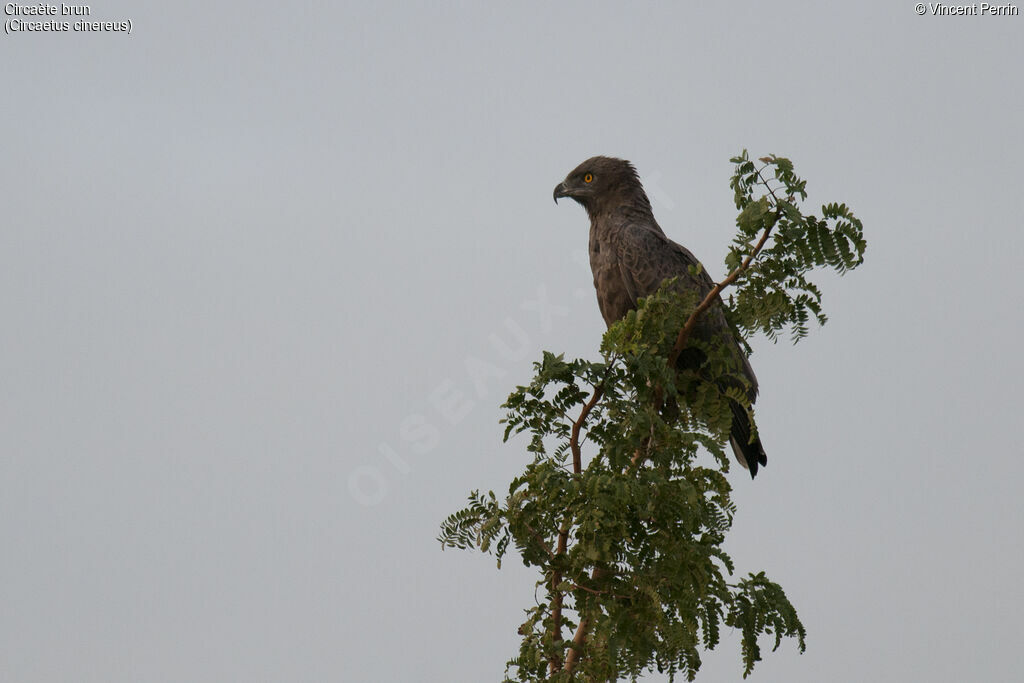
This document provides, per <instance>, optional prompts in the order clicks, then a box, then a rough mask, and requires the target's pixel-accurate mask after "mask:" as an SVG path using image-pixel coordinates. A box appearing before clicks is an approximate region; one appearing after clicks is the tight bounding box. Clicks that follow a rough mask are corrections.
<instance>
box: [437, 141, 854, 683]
mask: <svg viewBox="0 0 1024 683" xmlns="http://www.w3.org/2000/svg"><path fill="white" fill-rule="evenodd" d="M732 161H733V163H734V164H735V172H734V174H733V177H732V181H731V186H732V188H733V189H734V191H735V198H736V206H737V208H738V209H739V216H738V218H737V227H738V230H737V234H736V237H735V238H734V241H733V244H732V246H731V247H730V250H729V253H728V255H727V256H726V263H727V264H728V265H729V267H730V270H731V272H730V274H729V276H728V277H726V278H725V279H724V280H723V281H722V282H720V283H718V284H717V285H715V286H714V287H713V288H712V289H711V290H710V291H709V292H707V294H706V295H705V296H704V297H703V298H699V297H698V296H696V293H695V292H692V291H690V292H687V291H685V290H684V291H683V292H680V291H679V288H677V287H675V286H674V284H675V283H673V282H672V281H668V282H666V283H664V284H663V285H662V287H660V288H659V289H658V291H657V292H655V293H654V294H652V295H651V296H649V297H647V298H646V299H644V300H643V301H641V302H640V304H639V306H638V308H637V309H636V310H634V311H631V312H629V313H628V314H627V315H626V316H625V317H624V319H622V320H621V321H619V322H616V323H615V324H613V325H612V326H611V327H610V328H609V330H608V332H607V333H606V334H605V336H604V339H603V341H602V344H601V360H599V361H587V360H579V359H577V360H573V361H566V360H565V359H564V358H563V357H562V356H558V355H555V354H551V353H548V352H545V353H544V355H543V358H542V359H541V360H540V361H539V362H537V363H536V364H535V369H536V374H535V376H534V378H533V379H532V381H531V382H530V383H529V384H528V385H525V386H520V387H517V388H516V390H515V391H513V392H512V393H511V394H510V396H509V397H508V400H507V401H506V403H505V408H506V409H507V415H506V417H505V419H504V423H505V438H506V439H508V438H510V437H511V436H512V435H514V434H520V433H525V434H528V435H529V442H528V444H527V451H528V452H529V453H530V455H531V461H530V462H529V463H528V464H527V465H526V467H525V470H524V472H523V473H522V474H521V475H520V476H518V477H516V478H515V479H514V480H513V481H512V482H511V483H510V485H509V487H508V494H507V495H505V496H502V498H500V499H499V498H498V497H497V496H496V495H495V494H494V493H493V492H488V493H487V494H481V493H479V492H473V493H472V494H471V495H470V497H469V505H468V506H467V507H466V508H464V509H463V510H460V511H458V512H456V513H454V514H452V515H451V516H450V517H448V519H446V520H445V522H444V523H443V524H442V528H441V535H440V537H439V540H440V541H441V543H442V545H443V546H447V547H460V548H470V547H475V548H479V549H480V550H483V551H484V552H493V553H494V554H495V555H496V556H497V560H498V566H499V567H500V565H501V560H502V558H503V557H504V555H505V553H506V552H507V551H508V549H509V547H514V548H515V549H516V550H517V552H518V553H519V555H520V557H521V559H522V561H523V563H524V564H526V565H527V566H531V567H535V568H536V569H537V570H538V572H539V574H540V578H539V579H538V582H537V583H538V587H540V588H542V589H543V590H544V592H545V594H546V597H545V599H544V600H543V601H539V602H533V601H531V603H530V605H529V606H528V607H527V608H526V610H525V612H526V619H525V621H524V622H523V623H522V625H521V626H520V628H519V633H520V634H521V636H522V641H521V644H520V649H519V653H518V655H517V656H516V657H514V658H513V659H511V660H510V661H509V662H508V666H507V669H506V675H507V679H506V680H509V681H575V680H581V681H582V680H587V681H607V680H610V679H611V680H615V679H617V678H621V677H632V678H635V677H636V676H639V675H640V674H642V673H643V672H644V671H648V670H658V671H664V672H668V673H669V674H670V676H671V677H674V676H675V675H676V674H680V673H681V674H683V675H684V676H685V677H686V678H687V679H688V680H693V678H694V677H695V676H696V674H697V672H698V670H699V668H700V664H701V659H700V653H701V652H702V651H703V650H705V649H711V648H714V647H715V646H716V645H717V644H718V642H719V639H720V633H721V628H722V626H723V625H724V626H727V627H731V628H735V629H737V630H739V631H740V634H741V656H742V661H743V668H744V676H746V675H747V674H749V673H750V672H751V671H752V669H753V667H754V664H755V662H757V661H758V660H759V659H760V657H761V651H760V646H759V640H758V639H759V636H761V635H770V636H773V637H774V647H776V648H777V647H778V646H779V645H780V643H781V640H782V638H783V637H784V636H785V637H792V638H796V640H797V643H798V646H799V648H800V649H801V651H802V650H803V648H804V638H805V629H804V626H803V624H802V623H801V622H800V619H799V617H798V616H797V613H796V610H795V609H794V608H793V606H792V604H790V602H789V600H788V599H787V598H786V595H785V593H784V591H783V590H782V588H781V587H780V586H779V585H778V584H776V583H774V582H772V581H770V580H769V579H768V578H767V577H766V576H765V575H764V573H762V572H758V573H748V574H747V575H746V576H745V577H744V578H741V579H739V580H736V581H731V580H730V577H731V576H732V575H733V574H734V571H735V568H734V566H733V563H732V560H731V559H730V558H729V556H728V555H727V554H726V553H725V551H724V550H723V548H722V543H723V541H724V539H725V534H726V532H727V531H728V530H729V528H730V526H731V524H732V519H733V514H734V512H735V505H734V503H733V501H732V498H731V491H732V490H731V487H730V485H729V482H728V479H727V477H726V473H727V472H728V470H729V461H728V458H727V457H726V456H725V451H724V444H725V443H727V441H728V438H729V432H730V429H731V426H732V421H733V419H734V416H733V412H732V411H731V410H730V405H731V404H732V403H739V404H740V405H741V406H742V407H743V408H744V410H747V411H749V409H750V403H749V397H748V396H747V393H746V392H744V391H742V390H740V389H738V388H737V383H738V382H741V380H740V378H739V377H737V367H736V363H735V362H734V359H733V356H732V354H730V353H729V350H728V349H726V348H723V344H721V343H717V342H716V341H715V340H714V339H711V340H705V339H700V338H699V337H698V336H696V335H693V334H692V332H693V330H694V328H695V327H696V325H697V324H698V321H699V319H700V317H701V316H702V315H704V314H705V313H706V311H707V310H708V309H709V308H710V307H711V306H712V305H713V304H714V303H715V302H716V301H718V300H719V297H720V295H721V294H722V292H723V291H724V290H725V289H726V288H728V287H733V294H732V296H731V297H730V298H729V301H727V302H725V303H726V306H725V312H726V316H727V318H728V319H729V322H730V324H731V325H733V326H734V327H735V329H736V330H738V331H739V332H740V333H742V334H751V333H755V332H760V333H763V334H766V335H767V336H768V337H769V338H771V339H773V340H774V339H777V337H778V335H779V334H780V333H781V332H783V331H785V330H788V331H789V333H790V335H791V336H792V338H793V340H794V341H798V340H799V339H801V338H803V337H804V336H806V334H807V333H808V322H809V320H810V317H811V316H812V315H813V316H814V318H815V319H816V320H817V321H818V322H819V323H824V322H825V316H824V313H823V311H822V307H821V293H820V291H819V289H818V288H817V287H816V286H815V285H814V284H813V283H812V282H811V281H810V280H809V279H808V274H809V273H810V272H811V271H812V270H813V269H814V268H819V267H832V268H834V269H836V270H837V271H839V272H840V273H843V272H846V271H847V270H849V269H851V268H854V267H856V266H857V265H858V264H859V263H860V262H861V261H862V259H863V252H864V248H865V243H864V240H863V236H862V226H861V224H860V221H858V220H857V219H856V218H855V217H854V215H853V213H852V212H851V211H850V210H849V209H847V207H846V206H845V205H842V204H828V205H825V206H823V207H822V217H821V218H818V217H816V216H814V215H809V214H804V213H802V212H801V210H800V209H799V207H798V203H799V200H803V199H805V198H806V193H805V189H804V188H805V183H804V181H803V180H801V179H799V178H798V177H797V176H796V175H795V174H794V172H793V166H792V164H791V163H790V162H789V161H788V160H786V159H783V158H780V157H774V156H770V157H764V158H762V159H760V161H761V162H762V163H763V164H764V166H763V167H761V168H758V167H757V166H755V163H754V162H752V161H751V160H749V159H748V158H747V155H746V153H744V154H742V155H741V156H738V157H736V158H734V159H733V160H732ZM768 169H771V171H772V173H771V174H768V173H767V171H768ZM757 190H760V191H761V195H760V196H759V197H757V198H755V197H754V193H755V191H757ZM688 348H698V349H699V350H700V351H701V352H702V353H703V355H704V357H705V359H706V360H705V361H704V362H703V363H702V364H701V365H700V366H699V367H696V368H692V369H684V370H683V371H678V370H677V362H676V361H677V359H678V357H679V355H680V354H681V353H683V352H684V351H685V350H686V349H688ZM669 405H673V406H675V407H676V409H675V410H668V409H667V407H668V406H669ZM585 447H586V450H587V452H588V453H587V455H588V458H587V459H586V460H585V458H584V448H585ZM707 454H710V458H709V457H708V455H707Z"/></svg>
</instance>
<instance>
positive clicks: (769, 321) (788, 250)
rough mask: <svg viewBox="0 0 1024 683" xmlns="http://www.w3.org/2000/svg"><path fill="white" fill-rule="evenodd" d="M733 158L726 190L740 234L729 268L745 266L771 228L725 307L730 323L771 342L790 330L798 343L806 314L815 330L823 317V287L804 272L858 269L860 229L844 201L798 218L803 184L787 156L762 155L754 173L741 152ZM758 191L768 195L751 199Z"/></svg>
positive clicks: (862, 244) (861, 249)
mask: <svg viewBox="0 0 1024 683" xmlns="http://www.w3.org/2000/svg"><path fill="white" fill-rule="evenodd" d="M731 161H732V163H733V164H735V171H734V173H733V177H732V181H731V183H730V185H731V187H732V188H733V191H734V193H735V202H736V208H737V209H739V210H740V214H739V217H738V218H737V219H736V225H737V226H738V227H739V231H738V233H737V235H736V237H735V239H734V240H733V244H732V246H731V247H730V249H729V254H728V255H727V256H726V257H725V264H726V266H728V268H729V270H730V271H731V270H734V269H735V268H737V267H738V266H739V265H740V264H741V263H742V262H743V260H744V259H745V258H746V256H747V255H748V254H749V253H750V251H751V249H752V247H753V243H754V242H755V240H756V239H757V238H758V236H759V235H760V234H763V232H764V230H765V229H766V228H770V229H771V231H772V241H771V243H770V244H768V245H766V246H765V248H764V250H763V251H762V252H761V253H760V254H759V255H758V258H757V260H756V261H755V262H754V263H752V264H751V266H750V268H749V269H747V270H746V271H745V272H744V273H743V274H742V276H741V282H739V283H738V287H739V288H738V291H737V292H736V293H735V294H734V295H733V298H732V301H731V302H730V303H731V308H732V312H733V314H734V315H733V316H732V318H733V320H735V321H737V323H738V324H739V326H740V327H741V328H742V329H743V331H744V332H746V333H754V332H762V333H764V334H765V335H767V336H768V337H769V338H770V339H772V340H775V339H776V338H777V337H778V333H779V332H780V331H782V330H783V329H785V328H787V327H788V328H789V330H790V336H791V338H792V339H793V341H794V342H796V341H799V340H800V339H803V338H804V337H806V336H807V332H808V327H807V323H808V321H809V320H810V318H811V316H814V318H815V319H816V320H817V321H818V324H821V325H823V324H825V321H826V320H827V318H826V316H825V313H824V312H823V311H822V308H821V290H819V289H818V287H817V286H816V285H815V284H814V283H813V282H811V281H810V280H808V279H807V273H808V272H809V271H810V270H812V269H813V268H821V267H831V268H834V269H835V270H836V271H837V272H839V273H840V274H843V273H845V272H846V271H848V270H850V269H851V268H856V267H857V266H858V265H860V264H861V262H863V260H864V249H865V247H866V246H867V243H866V242H865V241H864V234H863V226H862V225H861V222H860V220H859V219H857V217H856V216H854V215H853V212H852V211H850V209H849V208H847V206H846V205H845V204H826V205H824V206H822V207H821V215H822V217H821V218H817V217H816V216H814V215H812V214H805V213H803V212H802V211H801V210H800V208H799V206H798V204H797V198H800V199H806V198H807V191H806V186H807V182H806V181H805V180H801V179H800V178H799V177H797V175H796V174H795V173H794V172H793V164H792V163H791V162H790V161H789V160H788V159H784V158H782V157H777V156H774V155H773V156H768V157H763V158H761V159H760V161H762V162H763V163H764V164H765V166H764V167H762V168H760V169H759V168H757V167H756V166H755V164H754V162H753V161H751V160H750V159H748V158H747V153H746V151H744V152H743V154H741V155H740V156H737V157H733V159H732V160H731ZM768 168H771V169H773V171H774V172H773V174H772V177H773V180H774V184H773V183H772V182H769V181H767V180H765V172H766V170H767V169H768ZM758 187H764V188H766V189H767V194H765V195H761V196H760V197H758V198H757V199H755V198H754V191H755V190H756V189H758Z"/></svg>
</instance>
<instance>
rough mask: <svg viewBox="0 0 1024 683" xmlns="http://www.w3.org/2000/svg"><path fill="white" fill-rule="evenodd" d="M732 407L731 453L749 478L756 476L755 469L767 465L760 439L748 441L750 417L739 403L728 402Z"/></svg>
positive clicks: (766, 457)
mask: <svg viewBox="0 0 1024 683" xmlns="http://www.w3.org/2000/svg"><path fill="white" fill-rule="evenodd" d="M729 403H730V405H731V406H732V431H731V433H730V434H729V443H730V444H731V445H732V452H733V453H734V454H735V455H736V460H738V461H739V463H740V464H741V465H743V466H744V467H745V468H747V469H748V470H750V478H751V479H753V478H754V477H756V476H757V468H758V467H761V466H764V465H767V464H768V456H767V455H765V452H764V447H763V446H762V445H761V439H760V438H757V439H754V441H753V442H751V441H750V415H748V414H747V411H746V410H744V409H743V406H741V405H740V404H739V403H736V402H735V401H730V402H729Z"/></svg>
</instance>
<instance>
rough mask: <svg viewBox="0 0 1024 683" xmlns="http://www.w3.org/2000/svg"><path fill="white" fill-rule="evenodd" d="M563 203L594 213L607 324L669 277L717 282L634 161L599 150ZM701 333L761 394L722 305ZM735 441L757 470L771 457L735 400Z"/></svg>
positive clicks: (571, 178)
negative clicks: (654, 200)
mask: <svg viewBox="0 0 1024 683" xmlns="http://www.w3.org/2000/svg"><path fill="white" fill-rule="evenodd" d="M554 197H555V201H556V202H557V201H558V199H559V197H570V198H572V199H574V200H575V201H577V202H578V203H579V204H580V205H582V206H583V208H584V209H586V211H587V215H588V216H589V217H590V267H591V270H592V271H593V273H594V288H595V289H596V291H597V303H598V306H599V307H600V309H601V315H602V316H603V317H604V320H605V323H606V324H607V325H608V326H611V325H612V323H614V322H616V321H617V320H620V319H621V318H623V317H624V316H625V315H626V313H628V312H629V311H630V310H632V309H634V308H636V305H637V300H638V299H640V298H642V297H645V296H648V295H650V294H653V293H654V292H655V291H656V290H657V289H658V287H659V286H661V283H662V282H663V281H665V280H666V279H668V278H673V277H675V278H678V280H677V283H678V284H677V287H679V288H680V289H681V290H685V291H689V292H695V293H696V294H697V296H698V297H699V298H700V299H703V298H704V297H705V296H706V295H707V293H708V292H709V291H711V289H712V288H713V287H714V282H713V281H712V280H711V277H710V276H708V274H707V272H705V271H704V269H703V268H698V269H696V271H697V272H696V274H694V273H691V272H690V267H691V266H696V265H698V264H699V262H698V261H697V259H696V257H694V255H693V254H692V253H690V251H689V250H688V249H687V248H686V247H684V246H682V245H679V244H676V243H675V242H673V241H672V240H670V239H669V238H668V237H667V236H666V235H665V233H664V232H663V231H662V229H661V227H660V226H659V225H658V222H657V221H656V220H655V219H654V213H653V211H652V210H651V202H650V200H648V198H647V193H645V192H644V188H643V185H641V183H640V178H639V176H638V175H637V173H636V169H635V168H633V165H632V164H630V163H629V162H628V161H624V160H622V159H613V158H610V157H603V156H597V157H593V158H591V159H587V160H586V161H584V162H583V163H582V164H580V165H579V166H577V167H576V168H575V169H574V170H572V171H571V172H570V173H569V175H568V176H566V178H565V180H564V181H563V182H561V183H559V184H558V186H557V187H555V192H554ZM695 334H697V335H698V336H700V337H701V338H703V339H712V338H714V337H719V338H721V339H722V340H723V341H724V342H725V343H726V344H727V346H728V348H730V349H731V350H732V352H733V354H734V356H735V358H736V362H737V365H738V367H739V369H740V371H741V372H742V373H743V374H744V376H745V377H746V378H747V380H749V382H750V387H749V396H750V400H751V402H753V401H754V400H755V399H756V398H757V377H756V376H755V375H754V370H753V368H751V367H750V362H749V361H748V360H747V357H746V354H744V353H743V352H742V350H741V349H740V347H739V343H738V342H737V340H736V338H735V336H734V335H733V332H732V330H731V328H730V327H729V325H728V323H727V322H726V320H725V316H724V315H723V313H722V310H721V308H720V307H718V306H712V307H711V308H710V309H708V310H707V311H706V312H705V314H704V315H703V316H702V318H701V319H700V320H699V321H698V325H697V328H696V330H695ZM732 413H733V425H732V432H731V439H730V441H731V443H732V448H733V452H734V453H735V455H736V459H737V460H738V461H739V462H740V464H741V465H743V466H744V467H746V468H748V469H749V470H750V475H751V476H754V475H756V474H757V469H758V466H759V465H765V464H766V463H767V457H766V456H765V452H764V448H763V447H762V446H761V441H760V439H755V440H754V441H753V442H751V441H750V432H751V425H750V419H749V417H748V415H747V412H746V411H745V410H744V409H743V408H742V407H741V406H740V405H738V404H735V403H734V404H733V410H732Z"/></svg>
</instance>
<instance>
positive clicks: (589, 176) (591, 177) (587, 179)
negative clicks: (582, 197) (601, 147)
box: [583, 173, 594, 183]
mask: <svg viewBox="0 0 1024 683" xmlns="http://www.w3.org/2000/svg"><path fill="white" fill-rule="evenodd" d="M583 182H585V183H592V182H594V174H593V173H588V174H587V175H585V176H583Z"/></svg>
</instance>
